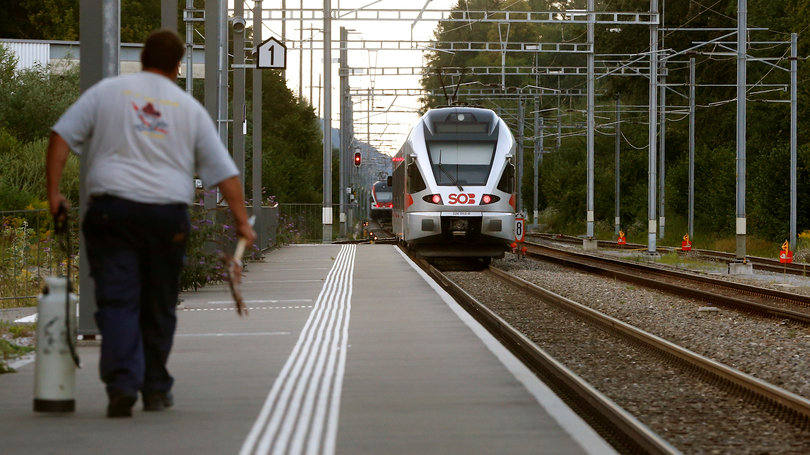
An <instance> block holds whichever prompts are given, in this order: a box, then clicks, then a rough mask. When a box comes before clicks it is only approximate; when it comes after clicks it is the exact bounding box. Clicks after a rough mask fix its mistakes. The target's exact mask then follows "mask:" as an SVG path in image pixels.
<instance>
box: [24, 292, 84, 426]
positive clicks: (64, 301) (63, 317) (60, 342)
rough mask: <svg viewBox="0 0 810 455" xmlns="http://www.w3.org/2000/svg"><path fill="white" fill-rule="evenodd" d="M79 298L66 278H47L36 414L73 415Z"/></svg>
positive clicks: (41, 299) (39, 327)
mask: <svg viewBox="0 0 810 455" xmlns="http://www.w3.org/2000/svg"><path fill="white" fill-rule="evenodd" d="M77 302H78V298H77V297H76V295H75V294H73V293H72V292H70V289H69V283H68V280H67V278H62V277H47V278H45V287H44V288H43V289H42V294H41V295H40V296H39V303H38V305H37V357H36V367H35V373H34V411H35V412H73V411H74V410H75V409H76V400H75V397H74V388H75V383H76V362H75V361H74V355H75V348H74V346H73V334H75V333H76V304H77Z"/></svg>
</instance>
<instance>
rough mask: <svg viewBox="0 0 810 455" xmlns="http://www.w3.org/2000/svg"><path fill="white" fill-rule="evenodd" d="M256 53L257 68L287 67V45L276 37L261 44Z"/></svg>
mask: <svg viewBox="0 0 810 455" xmlns="http://www.w3.org/2000/svg"><path fill="white" fill-rule="evenodd" d="M256 54H258V55H256ZM254 55H256V68H259V69H285V68H287V46H285V45H284V43H282V42H281V41H279V40H277V39H275V38H268V39H266V40H264V42H262V44H259V47H258V48H256V52H255V53H254Z"/></svg>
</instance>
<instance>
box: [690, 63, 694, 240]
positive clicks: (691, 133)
mask: <svg viewBox="0 0 810 455" xmlns="http://www.w3.org/2000/svg"><path fill="white" fill-rule="evenodd" d="M688 224H689V229H688V231H689V238H694V236H695V58H694V57H692V58H690V59H689V221H688Z"/></svg>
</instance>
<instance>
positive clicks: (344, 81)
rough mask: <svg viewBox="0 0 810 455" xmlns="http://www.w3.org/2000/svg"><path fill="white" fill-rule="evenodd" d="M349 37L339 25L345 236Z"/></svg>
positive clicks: (341, 188) (342, 220)
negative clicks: (347, 43) (347, 45)
mask: <svg viewBox="0 0 810 455" xmlns="http://www.w3.org/2000/svg"><path fill="white" fill-rule="evenodd" d="M348 39H349V32H348V31H347V30H346V27H340V70H339V74H340V159H339V160H338V163H339V166H340V170H339V172H340V174H339V179H338V180H339V182H340V184H339V185H338V197H339V200H340V236H341V238H345V237H346V170H347V163H346V156H347V155H348V153H349V152H348V149H347V146H348V145H349V144H348V138H347V135H346V132H347V130H348V126H347V124H346V120H347V117H348V112H347V111H348V109H347V106H346V105H347V103H346V95H347V93H348V91H349V75H348V72H347V71H348V68H347V65H346V63H347V59H348V57H349V51H348V49H347V48H346V41H347V40H348Z"/></svg>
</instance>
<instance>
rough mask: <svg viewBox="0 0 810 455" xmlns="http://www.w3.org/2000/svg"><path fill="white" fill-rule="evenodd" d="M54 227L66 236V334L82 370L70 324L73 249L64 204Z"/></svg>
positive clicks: (57, 232)
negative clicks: (71, 258) (71, 255)
mask: <svg viewBox="0 0 810 455" xmlns="http://www.w3.org/2000/svg"><path fill="white" fill-rule="evenodd" d="M53 227H54V229H53V230H54V233H55V234H56V235H60V234H63V235H64V238H63V242H64V243H63V245H62V246H63V247H64V250H65V255H66V256H67V261H66V262H67V273H65V275H66V278H67V290H66V292H65V329H66V330H65V333H66V334H67V344H68V348H69V349H70V356H71V357H72V358H73V363H74V364H75V365H76V367H77V368H81V367H82V365H81V359H79V354H78V353H77V352H76V338H75V337H74V336H73V330H72V328H71V324H70V293H71V292H73V286H72V285H71V282H70V268H71V260H70V254H71V249H70V229H68V210H67V206H66V205H65V203H64V202H62V203H60V204H59V210H58V211H57V212H56V215H54V216H53Z"/></svg>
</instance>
